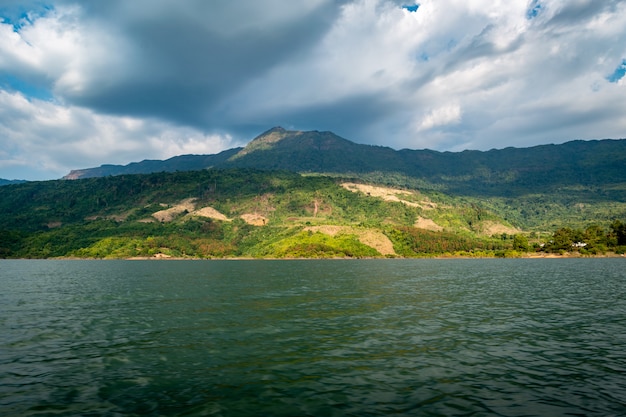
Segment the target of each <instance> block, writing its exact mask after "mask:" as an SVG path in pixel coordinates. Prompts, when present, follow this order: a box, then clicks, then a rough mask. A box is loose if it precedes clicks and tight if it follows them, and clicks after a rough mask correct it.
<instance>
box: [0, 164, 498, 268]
mask: <svg viewBox="0 0 626 417" xmlns="http://www.w3.org/2000/svg"><path fill="white" fill-rule="evenodd" d="M402 198H403V199H405V201H407V202H408V203H413V204H406V203H402V202H397V201H396V202H393V201H385V200H383V199H382V198H378V197H373V196H368V195H366V194H363V193H356V192H351V191H349V190H347V189H345V188H343V187H341V186H340V184H339V181H338V180H335V179H332V178H329V177H322V176H308V177H304V176H300V175H298V174H292V173H287V172H271V173H268V172H262V171H254V170H225V171H217V170H205V171H194V172H177V173H159V174H147V175H127V176H118V177H108V178H90V179H84V180H77V181H48V182H33V183H25V184H18V185H9V186H5V187H2V188H0V213H1V214H2V216H0V233H1V235H0V236H1V237H0V256H4V257H57V256H78V257H132V256H153V255H155V254H166V255H170V256H191V257H229V256H244V257H303V256H304V257H344V256H347V257H367V256H382V255H381V253H380V252H379V251H378V250H377V249H375V248H376V247H377V245H376V244H375V243H372V242H371V241H368V240H366V239H365V238H364V237H363V236H365V235H364V232H363V231H364V230H371V231H373V233H370V234H369V236H370V238H371V236H378V238H379V239H382V240H384V239H387V240H389V241H390V242H391V245H393V248H394V252H395V253H396V254H398V255H402V256H415V255H417V254H420V253H422V254H423V253H440V252H446V251H470V250H474V249H478V250H504V249H507V248H508V247H510V242H508V241H506V240H502V239H501V238H497V239H491V238H489V237H479V236H478V235H477V234H476V233H475V232H478V231H480V229H481V225H482V224H485V222H491V223H501V222H502V220H501V219H499V218H498V216H497V215H496V214H494V213H492V212H490V211H489V210H486V209H484V208H482V207H481V206H479V205H477V204H475V203H474V202H471V201H461V200H459V201H455V200H454V199H451V198H450V197H446V196H444V195H442V194H433V195H432V196H430V197H428V196H424V195H420V194H419V193H410V194H409V195H403V196H402ZM188 199H194V200H193V205H192V206H191V207H192V209H191V210H187V211H180V212H177V213H174V215H173V216H172V219H171V221H167V222H162V223H161V222H158V221H155V220H154V217H153V216H152V215H153V214H154V213H156V212H159V211H163V210H165V209H167V208H169V207H172V206H175V205H176V204H178V203H180V202H181V201H183V200H188ZM424 200H427V201H429V202H430V203H432V204H431V205H430V206H425V205H420V204H418V203H419V202H422V201H424ZM437 202H439V203H437ZM201 207H212V208H213V209H215V210H217V211H218V212H220V213H222V214H223V215H224V216H226V217H227V218H228V221H219V220H215V219H212V218H207V217H201V216H196V215H193V213H190V211H193V210H194V209H199V208H201ZM246 215H248V216H253V217H255V218H257V219H263V220H262V223H261V224H264V225H263V226H254V225H251V224H249V223H247V222H246V221H245V220H244V218H246ZM242 216H243V217H242ZM419 218H428V219H432V220H434V221H435V222H437V223H438V224H440V225H442V226H444V227H445V228H446V229H447V230H449V232H445V233H433V232H427V231H419V229H415V228H414V227H413V225H414V224H415V222H416V221H417V220H418V219H419ZM148 220H152V221H150V222H147V221H148ZM322 225H335V226H337V225H340V226H342V228H341V229H338V230H340V231H339V232H337V233H334V234H329V233H322V232H321V231H320V230H322V229H315V227H316V226H322ZM424 241H430V242H436V243H433V244H432V245H429V244H425V243H424Z"/></svg>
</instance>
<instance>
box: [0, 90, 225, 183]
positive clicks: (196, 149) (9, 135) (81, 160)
mask: <svg viewBox="0 0 626 417" xmlns="http://www.w3.org/2000/svg"><path fill="white" fill-rule="evenodd" d="M0 120H3V122H2V124H0V136H1V137H2V138H3V145H2V150H1V151H0V177H2V178H11V179H12V178H29V179H46V178H50V177H51V176H52V177H53V178H58V177H61V176H63V175H65V174H67V173H68V172H69V169H71V168H87V167H92V166H97V165H100V164H103V163H106V162H116V163H129V162H133V161H137V160H142V159H166V158H169V157H172V156H175V155H182V154H190V153H194V154H212V153H216V152H219V151H220V150H222V149H226V148H228V147H232V146H233V143H232V138H231V137H230V136H228V135H218V134H210V135H207V134H204V133H202V132H200V131H198V130H196V129H193V128H190V127H180V126H175V125H172V124H169V123H166V122H163V121H159V120H147V119H138V118H132V117H118V116H107V115H101V114H97V113H94V112H93V111H91V110H88V109H85V108H80V107H73V106H62V105H58V104H55V103H51V102H47V101H39V100H28V99H26V98H25V97H24V96H23V95H21V94H20V93H7V92H3V91H0Z"/></svg>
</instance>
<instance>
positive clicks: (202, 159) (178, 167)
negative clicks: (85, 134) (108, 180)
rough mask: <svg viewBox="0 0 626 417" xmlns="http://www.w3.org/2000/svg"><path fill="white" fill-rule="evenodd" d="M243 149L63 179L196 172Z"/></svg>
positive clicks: (99, 170) (75, 174)
mask: <svg viewBox="0 0 626 417" xmlns="http://www.w3.org/2000/svg"><path fill="white" fill-rule="evenodd" d="M241 149H242V148H234V149H228V150H226V151H223V152H220V153H218V154H215V155H181V156H175V157H173V158H170V159H167V160H165V161H160V160H143V161H141V162H132V163H130V164H128V165H110V164H107V165H101V166H99V167H97V168H87V169H76V170H72V171H70V173H69V174H67V175H66V176H64V177H63V179H66V180H76V179H80V178H95V177H108V176H112V175H124V174H149V173H152V172H176V171H196V170H200V169H206V168H212V167H214V166H220V165H222V164H224V163H225V162H226V161H227V160H228V159H229V158H231V157H232V156H234V155H235V154H237V152H239V151H240V150H241Z"/></svg>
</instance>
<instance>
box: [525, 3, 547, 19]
mask: <svg viewBox="0 0 626 417" xmlns="http://www.w3.org/2000/svg"><path fill="white" fill-rule="evenodd" d="M542 8H543V7H542V6H541V3H539V1H538V0H534V1H533V2H532V3H531V4H530V7H529V8H528V10H527V11H526V19H528V20H531V19H534V18H535V17H537V16H538V15H539V13H540V12H541V9H542Z"/></svg>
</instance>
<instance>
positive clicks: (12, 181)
mask: <svg viewBox="0 0 626 417" xmlns="http://www.w3.org/2000/svg"><path fill="white" fill-rule="evenodd" d="M23 182H26V181H25V180H5V179H4V178H0V186H3V185H9V184H21V183H23Z"/></svg>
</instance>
